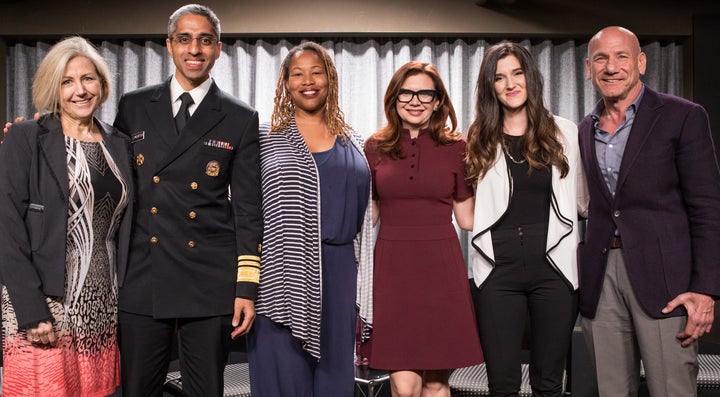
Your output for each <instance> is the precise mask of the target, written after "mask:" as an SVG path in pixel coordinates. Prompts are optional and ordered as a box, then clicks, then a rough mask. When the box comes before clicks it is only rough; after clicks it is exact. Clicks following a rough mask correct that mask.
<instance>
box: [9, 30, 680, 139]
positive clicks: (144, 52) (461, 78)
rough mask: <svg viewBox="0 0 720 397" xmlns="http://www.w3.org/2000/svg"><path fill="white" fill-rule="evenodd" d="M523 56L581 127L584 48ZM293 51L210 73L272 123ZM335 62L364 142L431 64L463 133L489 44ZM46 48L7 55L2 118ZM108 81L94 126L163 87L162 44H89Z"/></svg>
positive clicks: (401, 43) (166, 69)
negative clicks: (422, 66) (130, 96)
mask: <svg viewBox="0 0 720 397" xmlns="http://www.w3.org/2000/svg"><path fill="white" fill-rule="evenodd" d="M518 41H519V42H520V44H521V45H523V46H524V47H526V48H528V49H529V50H530V52H531V53H532V54H533V57H535V60H536V62H537V64H538V66H539V68H540V70H541V72H542V74H543V76H544V79H545V90H544V92H543V95H544V98H545V104H546V106H548V108H550V109H551V110H552V111H553V113H555V114H557V115H560V116H563V117H565V118H568V119H570V120H573V121H575V122H577V121H579V120H580V119H581V118H582V117H583V116H584V115H585V114H587V113H588V112H589V111H590V110H592V108H593V107H594V106H595V103H596V102H597V101H598V99H599V96H598V95H597V93H596V92H595V90H594V88H593V87H592V84H591V83H590V82H589V81H587V79H586V78H585V58H586V54H587V42H582V43H579V42H576V41H574V40H564V41H562V40H561V41H558V40H529V39H526V40H518ZM295 44H297V41H288V40H281V39H276V40H272V39H242V40H238V39H225V40H224V42H223V51H222V54H221V56H220V58H219V59H218V60H217V62H216V64H215V67H214V68H213V70H212V76H213V78H214V79H215V81H216V82H217V84H218V86H220V88H221V89H223V90H225V91H227V92H229V93H231V94H232V95H234V96H236V97H238V98H240V99H242V100H244V101H246V102H248V103H249V104H251V105H252V106H254V107H255V108H256V109H257V110H258V112H259V114H260V119H261V121H269V118H270V113H271V112H272V108H273V98H274V95H275V84H276V82H277V77H278V76H277V74H278V70H279V68H280V63H281V62H282V59H283V57H284V56H285V55H286V54H287V52H288V50H289V49H290V48H291V47H292V46H293V45H295ZM320 44H322V45H323V46H324V47H325V48H326V49H327V50H328V51H329V53H330V54H331V55H332V57H333V59H334V61H335V65H336V67H337V69H338V74H339V76H340V87H339V92H340V106H341V108H342V110H343V111H344V112H345V116H346V119H347V121H348V122H349V123H350V125H352V126H353V127H354V128H355V129H356V130H357V131H358V132H360V133H361V134H362V135H364V136H369V135H370V134H372V133H373V132H374V131H375V130H376V129H377V128H378V127H379V126H381V125H382V124H384V122H385V116H384V114H383V103H382V102H383V95H384V93H385V88H386V87H387V84H388V82H389V81H390V77H391V76H392V74H393V72H394V71H395V70H396V69H397V68H398V67H399V66H400V65H402V64H404V63H405V62H407V61H410V60H421V61H425V62H431V63H434V64H435V65H436V66H437V68H438V70H439V71H440V74H441V75H442V78H443V80H444V82H445V85H446V86H447V89H448V91H449V92H450V96H451V99H452V101H453V105H454V106H455V110H456V112H457V116H458V123H459V127H460V130H461V131H465V130H466V129H467V128H468V126H469V125H470V123H471V121H472V119H473V117H474V106H475V102H474V95H475V85H476V82H477V74H478V71H479V69H480V62H481V61H482V58H483V54H484V52H485V50H486V49H487V48H488V47H489V46H490V45H491V44H492V42H489V41H486V40H482V39H480V40H468V39H455V40H450V39H391V38H388V39H382V38H374V39H347V38H343V39H329V38H325V39H322V40H320ZM51 45H52V43H49V42H36V43H29V44H28V43H18V44H14V45H11V46H9V56H8V77H7V79H8V80H7V87H8V109H7V110H8V115H9V116H10V117H15V116H28V115H31V114H32V113H34V111H35V110H34V108H33V106H32V99H31V98H32V95H31V88H32V79H33V76H34V74H35V70H36V69H37V65H38V63H39V62H40V60H42V58H43V57H44V56H45V54H47V51H48V50H49V48H50V46H51ZM96 45H98V47H99V49H100V52H101V54H102V55H103V56H104V57H105V59H106V60H107V62H108V65H109V66H110V70H111V72H112V73H113V77H114V82H113V86H112V93H111V95H110V97H109V98H108V100H107V102H106V103H105V104H104V105H103V106H102V108H101V109H100V112H99V117H100V119H102V120H103V121H106V122H109V123H112V121H113V120H114V118H115V111H116V107H117V102H118V99H119V97H120V95H121V94H122V93H123V92H127V91H131V90H133V89H135V88H138V87H142V86H145V85H149V84H156V83H159V82H161V81H163V80H165V79H166V78H167V77H168V76H170V75H171V74H172V72H173V70H174V66H173V63H172V59H170V57H169V55H168V52H167V49H166V47H165V43H164V41H163V40H147V41H140V40H135V41H131V40H125V41H122V40H107V41H100V42H96ZM643 51H645V53H646V54H647V58H648V66H647V72H646V74H645V76H644V77H643V81H644V82H645V83H646V84H647V85H648V86H650V87H652V88H654V89H656V90H658V91H661V92H667V93H670V94H674V95H679V96H682V86H683V84H682V78H683V76H682V73H683V71H682V45H681V44H678V43H675V42H672V41H670V42H660V41H653V42H650V43H647V44H645V45H644V46H643Z"/></svg>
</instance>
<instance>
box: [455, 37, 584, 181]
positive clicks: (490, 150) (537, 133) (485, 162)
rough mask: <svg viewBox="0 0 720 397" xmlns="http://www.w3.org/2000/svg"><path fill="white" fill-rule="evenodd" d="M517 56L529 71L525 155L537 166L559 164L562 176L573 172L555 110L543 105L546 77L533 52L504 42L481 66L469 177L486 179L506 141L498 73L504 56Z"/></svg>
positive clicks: (469, 142) (468, 156)
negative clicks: (541, 71) (565, 152)
mask: <svg viewBox="0 0 720 397" xmlns="http://www.w3.org/2000/svg"><path fill="white" fill-rule="evenodd" d="M508 56H514V57H515V58H517V60H518V61H519V62H520V67H521V68H522V70H523V72H524V74H525V90H526V92H527V102H526V103H525V107H526V110H527V117H528V121H527V131H526V132H525V135H524V136H523V139H522V141H521V142H522V145H521V150H522V154H523V157H524V158H525V159H527V161H528V163H529V164H530V171H532V169H533V168H535V169H540V168H543V167H548V166H553V165H554V166H556V167H558V169H559V170H560V176H561V177H563V178H564V177H565V176H566V175H567V173H568V171H569V168H570V167H569V165H568V162H567V158H566V157H565V154H564V152H563V147H562V144H561V143H560V141H559V140H558V134H559V133H560V130H559V128H558V126H557V124H555V120H554V119H553V116H552V113H551V112H550V111H549V110H547V109H546V108H545V106H544V105H543V97H542V94H543V77H542V74H541V73H540V70H538V68H537V65H536V64H535V61H533V58H532V55H530V52H529V51H528V50H526V49H525V48H523V47H521V46H520V45H518V44H517V43H512V42H502V43H499V44H495V45H493V46H492V47H490V48H489V49H488V50H487V52H486V53H485V57H484V58H483V60H482V63H481V65H480V73H479V74H478V79H477V87H476V91H477V98H476V102H475V120H474V121H473V122H472V124H471V125H470V128H469V129H468V136H467V145H468V147H467V154H466V162H467V166H468V180H470V181H473V182H474V181H476V180H477V179H478V178H482V177H484V176H485V174H486V173H487V172H488V170H489V169H490V168H491V167H492V166H493V165H494V163H495V158H496V156H497V150H498V146H500V145H501V144H503V143H504V142H503V139H504V138H503V118H504V114H503V107H502V104H501V103H500V100H499V99H498V97H497V94H496V93H495V74H496V72H497V64H498V61H499V60H500V59H503V58H505V57H508Z"/></svg>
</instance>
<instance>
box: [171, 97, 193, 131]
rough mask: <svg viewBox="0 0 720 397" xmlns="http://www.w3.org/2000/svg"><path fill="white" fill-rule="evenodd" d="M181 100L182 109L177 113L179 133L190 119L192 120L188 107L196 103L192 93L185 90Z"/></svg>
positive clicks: (176, 120)
mask: <svg viewBox="0 0 720 397" xmlns="http://www.w3.org/2000/svg"><path fill="white" fill-rule="evenodd" d="M180 101H181V102H182V104H180V110H178V112H177V114H176V115H175V127H177V133H178V134H180V133H181V132H182V130H183V128H185V124H187V122H188V120H190V111H189V110H188V107H189V106H190V105H192V104H193V103H195V102H193V99H192V97H191V96H190V94H189V93H187V92H183V94H182V95H180Z"/></svg>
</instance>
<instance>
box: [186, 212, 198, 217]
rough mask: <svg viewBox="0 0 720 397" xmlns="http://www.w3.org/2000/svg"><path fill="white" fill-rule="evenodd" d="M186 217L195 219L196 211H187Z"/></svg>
mask: <svg viewBox="0 0 720 397" xmlns="http://www.w3.org/2000/svg"><path fill="white" fill-rule="evenodd" d="M188 217H189V218H190V219H195V218H196V217H197V212H195V211H190V212H188Z"/></svg>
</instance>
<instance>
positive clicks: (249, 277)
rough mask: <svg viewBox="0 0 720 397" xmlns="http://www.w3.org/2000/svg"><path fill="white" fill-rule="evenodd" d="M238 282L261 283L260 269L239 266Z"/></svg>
mask: <svg viewBox="0 0 720 397" xmlns="http://www.w3.org/2000/svg"><path fill="white" fill-rule="evenodd" d="M237 282H238V283H239V282H249V283H256V284H257V283H259V282H260V269H256V268H251V267H241V268H238V272H237Z"/></svg>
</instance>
